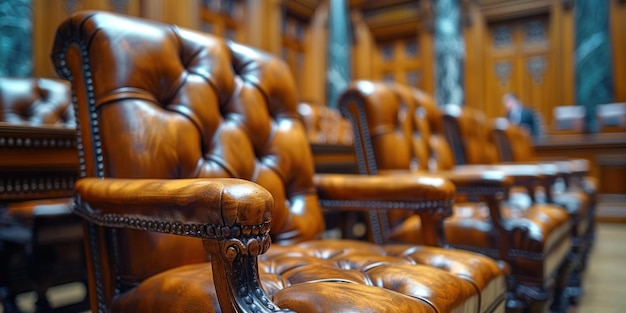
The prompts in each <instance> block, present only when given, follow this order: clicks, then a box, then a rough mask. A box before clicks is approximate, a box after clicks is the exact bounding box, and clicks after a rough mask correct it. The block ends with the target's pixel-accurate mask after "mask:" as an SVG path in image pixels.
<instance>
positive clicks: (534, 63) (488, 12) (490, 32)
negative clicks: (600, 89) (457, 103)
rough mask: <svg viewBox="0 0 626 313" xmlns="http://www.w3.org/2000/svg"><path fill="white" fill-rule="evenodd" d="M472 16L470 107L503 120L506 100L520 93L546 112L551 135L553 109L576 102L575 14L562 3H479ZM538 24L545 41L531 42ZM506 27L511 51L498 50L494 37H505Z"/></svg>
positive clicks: (527, 0)
mask: <svg viewBox="0 0 626 313" xmlns="http://www.w3.org/2000/svg"><path fill="white" fill-rule="evenodd" d="M468 13H469V17H470V19H469V23H468V26H467V27H466V29H465V40H466V51H467V52H466V53H467V57H466V64H465V70H466V72H465V75H466V76H465V77H466V99H467V100H466V104H467V105H469V106H472V107H475V108H478V109H481V110H483V111H484V112H485V113H486V115H487V116H488V117H491V118H493V117H499V116H503V115H504V114H505V111H504V108H503V106H502V96H503V95H504V93H506V92H515V93H516V94H517V95H518V96H519V97H520V99H521V100H522V102H524V103H525V104H527V105H528V106H531V107H534V108H535V109H536V110H538V111H539V112H540V113H541V115H542V116H543V118H544V122H545V123H546V126H547V129H546V130H550V124H551V121H552V119H553V116H552V115H553V113H552V112H553V109H554V107H555V106H561V105H566V104H571V103H572V102H573V97H574V92H573V83H574V80H573V71H574V69H573V52H574V50H573V49H574V37H573V24H572V13H571V9H570V8H568V7H567V6H566V5H564V2H563V1H560V0H514V1H503V0H479V1H478V2H472V5H470V8H469V12H468ZM535 22H537V23H543V25H544V26H543V31H544V32H545V33H544V34H543V35H542V36H544V38H545V40H543V39H542V40H539V41H536V40H533V39H529V37H528V36H529V35H528V31H529V26H530V24H531V23H535ZM535 25H538V24H535ZM507 27H508V28H510V31H511V32H512V33H511V38H510V40H511V43H510V45H511V46H510V47H507V46H506V44H502V43H500V45H499V46H497V43H496V42H494V38H495V36H503V34H496V33H495V32H496V31H498V29H500V31H501V30H502V29H501V28H507ZM540 37H541V36H540ZM565 37H567V38H565Z"/></svg>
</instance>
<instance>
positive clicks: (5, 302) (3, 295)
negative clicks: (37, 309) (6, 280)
mask: <svg viewBox="0 0 626 313" xmlns="http://www.w3.org/2000/svg"><path fill="white" fill-rule="evenodd" d="M0 301H2V308H3V310H4V313H22V311H20V309H19V308H18V306H17V303H15V295H14V294H11V292H10V291H9V288H8V287H6V286H2V287H0Z"/></svg>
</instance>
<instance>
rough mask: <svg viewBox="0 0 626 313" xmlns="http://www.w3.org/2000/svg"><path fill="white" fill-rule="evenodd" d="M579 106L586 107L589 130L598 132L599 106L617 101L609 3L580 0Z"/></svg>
mask: <svg viewBox="0 0 626 313" xmlns="http://www.w3.org/2000/svg"><path fill="white" fill-rule="evenodd" d="M574 18H575V22H574V24H575V25H576V29H575V30H576V33H575V36H576V52H575V58H574V62H575V69H576V71H575V73H576V74H575V75H576V83H575V93H576V105H582V106H585V109H586V113H587V114H586V116H585V131H586V132H590V133H593V132H597V131H598V122H597V119H596V106H597V105H598V104H603V103H610V102H613V100H614V96H615V93H614V85H613V84H614V82H613V62H612V53H611V37H610V34H609V0H576V2H575V6H574Z"/></svg>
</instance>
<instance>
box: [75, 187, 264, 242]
mask: <svg viewBox="0 0 626 313" xmlns="http://www.w3.org/2000/svg"><path fill="white" fill-rule="evenodd" d="M76 191H77V195H76V206H75V208H74V211H75V212H76V213H78V214H80V215H81V216H83V217H84V218H86V219H88V220H89V221H91V222H93V223H96V224H98V225H102V226H108V227H120V228H139V229H145V230H152V231H157V232H168V230H166V229H160V228H158V227H156V226H157V225H156V224H157V223H158V224H163V223H170V224H171V225H196V226H200V225H202V226H203V227H204V229H197V232H196V233H191V232H190V231H187V230H186V229H184V232H180V231H178V230H172V232H173V233H176V234H179V235H190V236H199V237H204V236H203V234H204V233H203V232H204V231H211V229H214V230H216V231H221V228H222V227H226V228H230V230H231V231H233V230H234V228H236V227H239V226H241V227H243V228H245V229H247V228H251V227H254V228H255V229H257V228H259V227H262V232H263V233H266V232H268V231H269V223H270V219H271V216H272V212H273V208H274V203H273V199H272V196H271V195H270V193H269V192H268V191H266V190H265V189H263V188H262V187H260V186H258V185H256V184H254V183H251V182H248V181H244V180H238V179H175V180H159V179H117V178H104V179H99V178H83V179H80V180H78V181H77V182H76ZM153 222H156V223H153ZM146 223H153V224H155V225H154V226H155V229H151V228H150V227H147V226H146ZM218 228H219V230H218ZM208 235H210V234H208ZM233 235H234V234H233ZM244 235H245V234H244Z"/></svg>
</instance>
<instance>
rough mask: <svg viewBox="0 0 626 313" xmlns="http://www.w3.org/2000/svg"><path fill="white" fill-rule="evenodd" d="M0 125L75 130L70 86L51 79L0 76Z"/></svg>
mask: <svg viewBox="0 0 626 313" xmlns="http://www.w3.org/2000/svg"><path fill="white" fill-rule="evenodd" d="M0 122H6V123H11V124H21V125H31V126H39V125H62V126H67V127H71V128H74V127H75V124H76V120H75V117H74V107H73V106H72V101H71V98H70V86H69V84H68V83H67V82H66V81H63V80H58V79H52V78H31V77H28V78H18V77H0Z"/></svg>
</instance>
